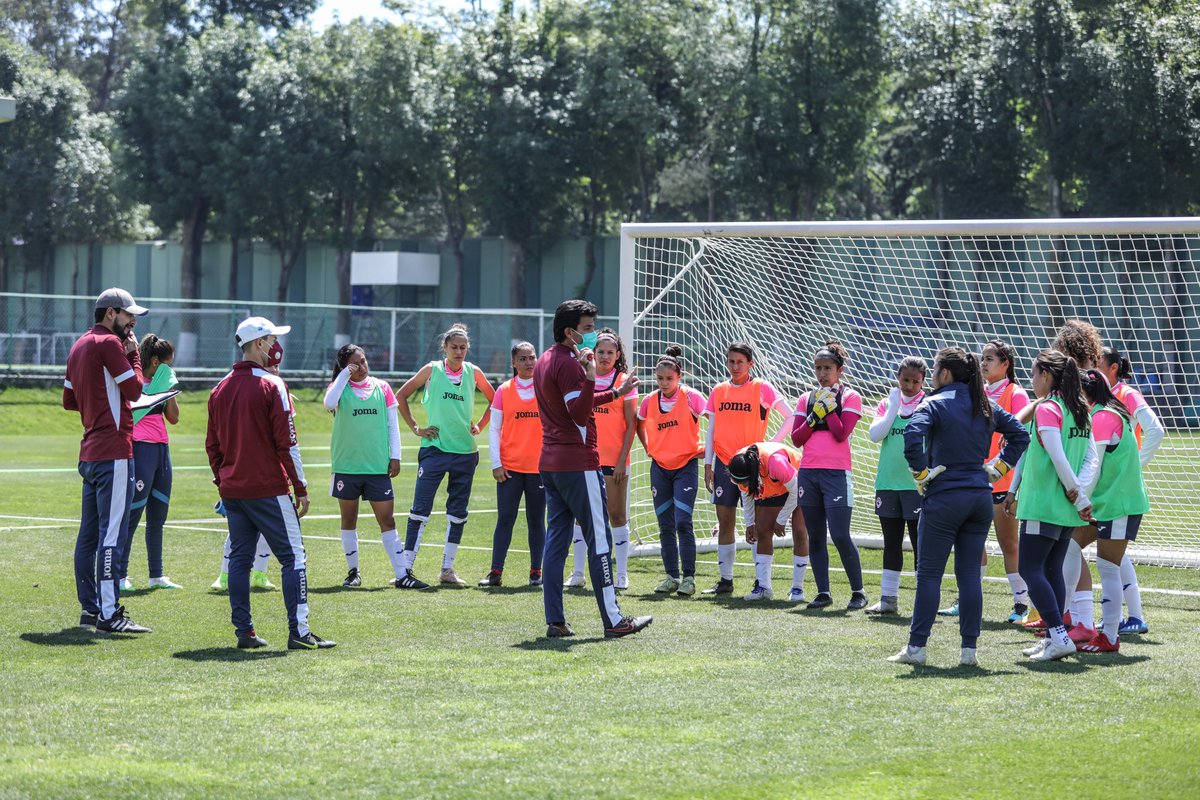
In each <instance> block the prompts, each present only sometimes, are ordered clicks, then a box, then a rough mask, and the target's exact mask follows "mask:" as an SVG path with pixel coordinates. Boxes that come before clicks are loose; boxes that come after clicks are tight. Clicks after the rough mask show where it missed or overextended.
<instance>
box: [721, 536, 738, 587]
mask: <svg viewBox="0 0 1200 800" xmlns="http://www.w3.org/2000/svg"><path fill="white" fill-rule="evenodd" d="M736 560H737V544H736V543H734V544H719V545H717V569H719V570H720V571H721V580H723V581H731V580H733V562H734V561H736Z"/></svg>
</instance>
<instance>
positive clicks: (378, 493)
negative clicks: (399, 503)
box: [329, 472, 396, 503]
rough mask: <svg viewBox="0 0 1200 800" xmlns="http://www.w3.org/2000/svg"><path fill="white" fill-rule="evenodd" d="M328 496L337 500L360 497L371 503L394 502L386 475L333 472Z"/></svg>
mask: <svg viewBox="0 0 1200 800" xmlns="http://www.w3.org/2000/svg"><path fill="white" fill-rule="evenodd" d="M329 496H330V497H336V498H337V499H338V500H357V499H359V498H360V497H361V498H362V499H363V500H367V501H369V502H372V503H379V502H383V501H386V500H395V499H396V496H395V495H394V494H393V493H392V479H391V478H389V477H388V476H387V475H352V474H350V473H348V472H335V473H333V474H332V475H330V476H329Z"/></svg>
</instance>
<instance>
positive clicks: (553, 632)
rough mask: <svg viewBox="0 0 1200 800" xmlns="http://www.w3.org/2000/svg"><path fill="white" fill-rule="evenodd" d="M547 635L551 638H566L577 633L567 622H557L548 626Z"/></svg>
mask: <svg viewBox="0 0 1200 800" xmlns="http://www.w3.org/2000/svg"><path fill="white" fill-rule="evenodd" d="M546 635H547V636H549V637H550V638H551V639H565V638H566V637H568V636H574V635H575V629H574V628H572V627H571V626H570V625H568V624H567V623H565V622H555V623H553V624H552V625H547V626H546Z"/></svg>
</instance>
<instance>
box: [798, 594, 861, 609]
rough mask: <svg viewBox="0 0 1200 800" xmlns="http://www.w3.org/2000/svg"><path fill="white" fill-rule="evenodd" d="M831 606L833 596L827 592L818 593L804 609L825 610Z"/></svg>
mask: <svg viewBox="0 0 1200 800" xmlns="http://www.w3.org/2000/svg"><path fill="white" fill-rule="evenodd" d="M864 604H865V603H864ZM831 605H833V596H832V595H831V594H829V592H820V593H819V594H818V595H817V596H816V597H814V598H813V599H812V602H810V603H809V604H808V605H806V606H805V608H825V607H826V606H831Z"/></svg>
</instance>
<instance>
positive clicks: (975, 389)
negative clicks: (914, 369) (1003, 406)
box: [933, 347, 992, 422]
mask: <svg viewBox="0 0 1200 800" xmlns="http://www.w3.org/2000/svg"><path fill="white" fill-rule="evenodd" d="M933 368H934V369H935V370H938V371H939V372H940V371H941V370H943V369H945V370H949V371H950V377H951V378H953V379H954V381H955V383H965V384H966V385H967V387H968V388H969V389H970V390H971V406H972V409H971V410H972V411H973V412H974V414H975V416H977V417H978V416H981V417H986V418H987V420H988V421H989V422H990V421H991V419H992V401H991V400H989V399H988V396H987V389H985V388H984V386H983V374H982V373H981V372H980V371H979V359H978V358H977V357H976V355H975V354H974V353H968V352H967V351H966V350H963V349H962V348H961V347H943V348H942V349H941V350H938V351H937V355H936V356H934V357H933Z"/></svg>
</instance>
